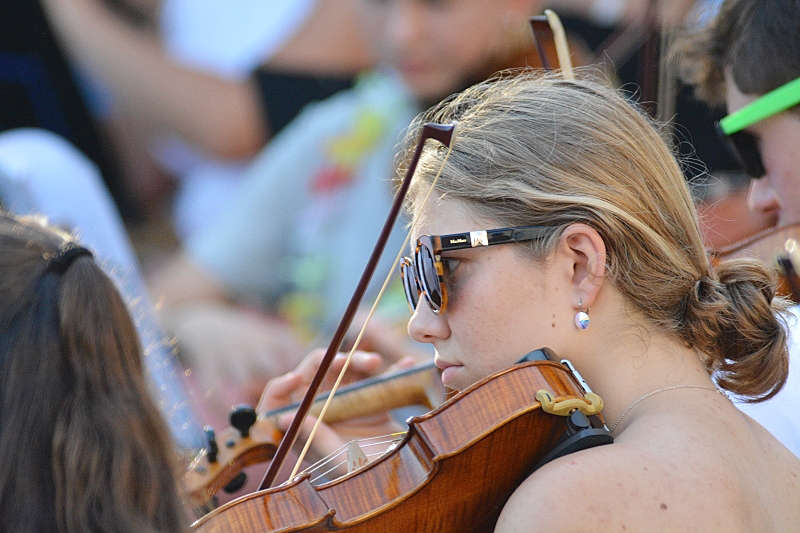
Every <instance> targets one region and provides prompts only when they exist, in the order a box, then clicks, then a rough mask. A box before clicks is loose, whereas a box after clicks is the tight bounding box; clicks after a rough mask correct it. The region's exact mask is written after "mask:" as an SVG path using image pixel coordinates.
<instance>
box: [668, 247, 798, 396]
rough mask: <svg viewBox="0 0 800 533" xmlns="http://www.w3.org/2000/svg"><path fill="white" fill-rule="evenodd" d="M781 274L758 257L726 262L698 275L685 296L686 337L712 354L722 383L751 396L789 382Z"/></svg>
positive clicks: (708, 357) (710, 362) (710, 363)
mask: <svg viewBox="0 0 800 533" xmlns="http://www.w3.org/2000/svg"><path fill="white" fill-rule="evenodd" d="M775 287H776V279H775V275H774V274H773V273H772V272H771V271H770V270H769V269H768V268H767V267H766V266H765V265H764V264H763V263H761V262H759V261H756V260H754V259H733V260H729V261H724V262H722V263H720V264H719V265H718V267H717V269H716V271H715V272H712V273H709V274H708V275H706V276H703V277H702V278H700V279H699V280H697V281H696V282H695V283H694V285H693V286H692V288H691V290H690V291H689V294H687V296H686V298H685V301H684V306H685V307H684V315H683V320H682V324H681V327H682V329H683V334H684V338H685V339H686V341H687V342H688V343H689V344H690V345H692V346H694V347H696V348H697V349H698V351H699V352H701V354H702V355H703V356H704V357H705V358H706V360H705V363H706V365H707V367H708V368H709V370H710V371H712V372H714V374H715V377H716V379H717V383H718V384H719V385H720V386H721V387H723V388H725V389H727V390H729V391H731V392H733V393H735V394H737V395H739V396H742V397H745V398H747V399H750V400H753V401H759V400H765V399H768V398H770V397H772V396H773V395H775V394H776V393H777V392H778V391H779V390H780V388H781V387H782V386H783V383H784V382H785V381H786V375H787V373H788V357H787V349H786V331H785V329H784V326H783V324H782V323H781V321H780V320H779V317H778V316H777V315H776V313H780V312H781V311H783V310H784V309H785V307H786V302H785V301H784V300H783V299H781V298H777V297H776V296H775Z"/></svg>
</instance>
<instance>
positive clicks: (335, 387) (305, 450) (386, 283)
mask: <svg viewBox="0 0 800 533" xmlns="http://www.w3.org/2000/svg"><path fill="white" fill-rule="evenodd" d="M423 142H424V141H423ZM453 144H454V139H451V141H450V144H449V146H448V147H447V152H446V153H445V156H444V159H443V160H442V164H441V165H440V166H439V170H438V171H437V172H436V176H434V178H433V180H432V181H431V186H430V188H429V189H428V192H427V193H426V195H425V198H424V199H423V204H422V205H425V204H426V203H427V201H428V198H429V197H430V195H431V192H433V189H434V187H435V186H436V182H437V181H438V180H439V176H440V175H441V174H442V171H443V170H444V166H445V165H446V164H447V160H448V159H449V158H450V154H451V152H452V151H453ZM412 229H413V228H410V229H409V231H408V233H407V234H406V237H405V239H404V240H403V244H402V246H401V247H400V250H399V251H398V252H397V255H396V256H395V258H394V262H393V263H392V266H391V268H390V269H389V273H388V274H387V276H386V278H385V279H384V280H383V285H381V289H380V291H378V295H377V296H376V297H375V300H374V302H373V303H372V307H370V310H369V313H367V318H366V320H364V323H363V324H362V325H361V330H360V331H359V332H358V336H357V337H356V340H355V342H354V343H353V346H352V347H351V348H350V351H349V352H348V353H347V358H345V361H344V365H342V369H341V371H340V372H339V375H338V376H337V377H336V382H335V383H334V384H333V387H331V392H330V393H329V394H328V399H327V400H325V404H324V405H323V406H322V410H321V411H320V413H319V416H317V420H316V421H315V422H314V425H313V427H312V428H311V432H310V433H309V436H308V438H307V439H306V442H305V444H304V445H303V450H302V451H301V452H300V455H299V456H298V457H297V462H295V465H294V468H292V473H291V475H290V476H289V479H294V477H295V476H296V475H297V472H298V471H299V470H300V465H301V464H302V462H303V459H305V456H306V454H307V453H308V450H309V448H310V447H311V442H312V441H313V440H314V436H315V435H316V433H317V429H318V428H319V425H320V423H321V422H322V420H323V419H324V418H325V413H326V412H327V411H328V406H329V405H330V403H331V400H332V399H333V397H334V395H335V394H336V391H337V390H338V389H339V385H340V384H341V383H342V379H343V378H344V374H345V372H347V369H348V368H349V366H350V360H351V359H352V357H353V353H355V351H356V349H357V348H358V345H359V343H360V342H361V338H362V337H363V336H364V332H365V331H366V329H367V324H369V321H370V320H371V319H372V316H373V315H374V314H375V310H376V309H377V307H378V303H379V302H380V300H381V298H382V297H383V293H384V292H385V291H386V287H388V286H389V282H390V281H391V279H392V276H393V275H394V272H395V269H396V268H397V264H398V263H399V262H400V258H401V257H402V256H403V250H405V247H406V246H407V245H408V241H409V239H410V238H411V230H412Z"/></svg>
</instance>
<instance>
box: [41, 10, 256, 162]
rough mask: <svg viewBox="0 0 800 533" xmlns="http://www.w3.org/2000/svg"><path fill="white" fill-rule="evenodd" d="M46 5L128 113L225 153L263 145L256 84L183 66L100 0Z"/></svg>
mask: <svg viewBox="0 0 800 533" xmlns="http://www.w3.org/2000/svg"><path fill="white" fill-rule="evenodd" d="M42 4H43V6H44V7H45V8H46V11H47V12H48V14H49V17H50V20H51V22H52V24H53V26H54V29H55V30H56V32H57V34H58V36H59V38H60V39H61V41H62V43H63V44H64V45H65V47H66V49H67V50H68V53H69V55H70V56H71V57H72V58H73V59H74V60H75V61H76V62H78V64H80V65H81V66H82V67H84V68H86V69H87V70H88V71H89V72H90V73H91V74H92V75H94V76H96V77H97V78H98V79H100V80H102V81H103V82H105V83H106V84H107V85H108V86H109V87H110V88H111V90H112V91H113V93H114V94H115V96H116V97H117V98H118V99H119V101H120V104H121V105H122V106H124V108H125V109H127V110H128V111H129V112H131V113H134V114H135V115H137V116H138V117H140V118H143V119H145V120H148V121H149V122H151V123H152V124H153V125H154V126H155V127H157V128H162V129H167V130H172V131H175V132H177V133H179V134H180V135H182V136H183V137H184V138H186V139H187V140H189V141H191V142H193V143H196V144H198V145H199V146H200V147H202V148H203V149H205V150H208V151H211V152H213V153H215V154H217V155H220V156H226V157H241V156H246V155H251V154H253V153H255V152H256V151H257V150H258V149H259V148H260V147H261V146H262V145H263V143H264V141H265V139H266V135H267V133H266V131H265V126H264V124H263V122H262V119H261V117H262V113H261V111H260V109H259V104H258V100H257V95H256V92H255V90H254V89H253V87H252V86H251V85H250V84H249V83H247V82H234V81H229V80H225V79H222V78H219V77H215V76H213V75H209V74H205V73H203V72H200V71H197V70H193V69H190V68H187V67H183V66H181V65H179V64H178V63H176V62H174V61H172V60H171V59H170V58H169V57H167V55H166V54H165V52H164V50H163V49H162V48H161V46H160V45H159V44H158V43H157V42H156V41H155V39H153V38H150V37H148V36H147V35H146V34H144V33H141V32H139V31H137V30H135V29H134V28H131V27H128V26H127V25H126V24H125V23H123V22H122V21H120V20H119V19H117V18H116V16H115V15H113V14H112V13H111V12H109V11H108V9H107V8H105V7H104V6H103V5H101V4H100V3H98V2H97V1H96V0H70V1H69V2H66V1H64V0H43V2H42Z"/></svg>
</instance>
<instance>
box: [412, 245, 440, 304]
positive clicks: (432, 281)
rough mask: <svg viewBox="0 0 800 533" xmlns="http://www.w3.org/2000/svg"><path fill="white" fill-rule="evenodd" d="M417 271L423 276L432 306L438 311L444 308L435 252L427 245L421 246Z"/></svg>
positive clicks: (422, 281)
mask: <svg viewBox="0 0 800 533" xmlns="http://www.w3.org/2000/svg"><path fill="white" fill-rule="evenodd" d="M417 272H418V273H419V275H420V278H421V279H420V282H421V283H422V290H424V291H425V294H426V295H427V297H428V301H429V302H430V304H431V308H433V310H434V311H438V310H439V309H441V308H442V288H441V287H440V286H439V276H438V274H437V273H436V263H435V262H434V260H433V254H432V253H431V250H430V248H428V247H427V246H420V248H419V251H418V252H417Z"/></svg>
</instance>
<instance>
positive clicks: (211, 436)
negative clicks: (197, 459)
mask: <svg viewBox="0 0 800 533" xmlns="http://www.w3.org/2000/svg"><path fill="white" fill-rule="evenodd" d="M203 432H204V433H205V434H206V443H207V444H206V452H207V453H206V457H208V462H209V463H216V462H217V454H218V453H219V446H218V445H217V436H216V434H215V433H214V428H212V427H211V426H205V427H204V428H203Z"/></svg>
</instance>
